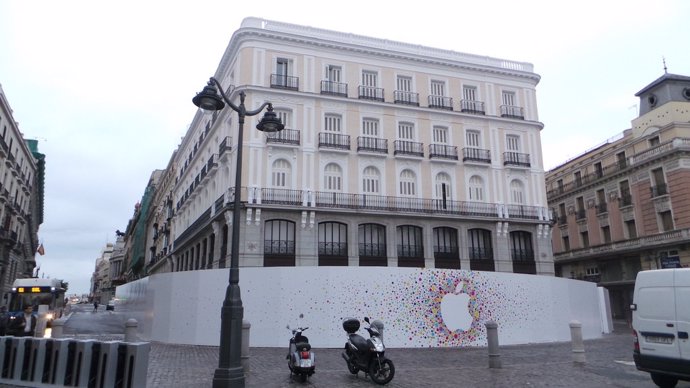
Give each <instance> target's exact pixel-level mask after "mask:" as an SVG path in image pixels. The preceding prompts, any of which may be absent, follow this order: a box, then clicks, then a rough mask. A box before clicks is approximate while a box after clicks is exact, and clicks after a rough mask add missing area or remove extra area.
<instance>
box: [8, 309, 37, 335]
mask: <svg viewBox="0 0 690 388" xmlns="http://www.w3.org/2000/svg"><path fill="white" fill-rule="evenodd" d="M33 310H34V309H33V307H32V306H31V305H28V306H24V314H20V315H18V316H17V317H16V318H15V319H14V324H13V325H12V328H11V332H10V333H9V334H11V335H14V336H16V337H33V336H34V331H35V330H36V321H37V320H38V318H37V317H36V316H35V315H34V313H33Z"/></svg>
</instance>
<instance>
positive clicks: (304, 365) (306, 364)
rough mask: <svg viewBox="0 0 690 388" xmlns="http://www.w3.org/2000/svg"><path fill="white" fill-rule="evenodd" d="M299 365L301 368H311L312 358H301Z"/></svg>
mask: <svg viewBox="0 0 690 388" xmlns="http://www.w3.org/2000/svg"><path fill="white" fill-rule="evenodd" d="M299 367H300V368H311V360H309V359H306V360H302V359H300V360H299Z"/></svg>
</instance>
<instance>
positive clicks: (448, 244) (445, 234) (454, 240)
mask: <svg viewBox="0 0 690 388" xmlns="http://www.w3.org/2000/svg"><path fill="white" fill-rule="evenodd" d="M457 252H458V231H457V229H455V228H448V227H440V228H434V254H437V253H445V254H448V253H457Z"/></svg>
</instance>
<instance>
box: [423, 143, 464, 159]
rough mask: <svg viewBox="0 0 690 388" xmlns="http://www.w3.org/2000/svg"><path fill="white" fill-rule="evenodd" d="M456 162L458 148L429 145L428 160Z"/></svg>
mask: <svg viewBox="0 0 690 388" xmlns="http://www.w3.org/2000/svg"><path fill="white" fill-rule="evenodd" d="M434 158H437V159H450V160H458V147H456V146H449V145H445V144H429V159H434Z"/></svg>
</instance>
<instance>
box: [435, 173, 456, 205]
mask: <svg viewBox="0 0 690 388" xmlns="http://www.w3.org/2000/svg"><path fill="white" fill-rule="evenodd" d="M435 186H436V190H435V192H434V194H435V196H436V198H437V199H444V198H445V199H447V200H450V199H451V198H453V195H452V191H451V189H450V175H448V174H446V173H445V172H440V173H438V174H436V185H435Z"/></svg>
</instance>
